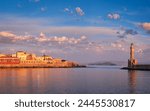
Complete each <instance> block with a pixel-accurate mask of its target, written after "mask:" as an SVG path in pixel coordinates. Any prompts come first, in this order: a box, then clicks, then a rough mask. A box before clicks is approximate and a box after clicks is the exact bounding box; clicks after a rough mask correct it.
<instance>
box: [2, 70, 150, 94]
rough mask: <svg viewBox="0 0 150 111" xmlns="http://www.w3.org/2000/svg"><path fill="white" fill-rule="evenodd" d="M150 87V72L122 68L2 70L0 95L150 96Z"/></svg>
mask: <svg viewBox="0 0 150 111" xmlns="http://www.w3.org/2000/svg"><path fill="white" fill-rule="evenodd" d="M137 79H138V80H137ZM149 84H150V74H149V72H147V71H129V72H128V71H127V70H120V68H110V67H106V68H104V67H101V68H99V67H98V68H69V69H66V68H64V69H63V68H61V69H59V68H58V69H57V68H56V69H55V68H54V69H49V68H33V69H32V68H31V69H28V68H20V69H19V68H18V69H0V93H11V94H12V93H15V94H18V93H25V94H32V93H33V94H36V93H38V94H39V93H42V94H85V93H86V94H106V93H107V94H112V93H150V87H149Z"/></svg>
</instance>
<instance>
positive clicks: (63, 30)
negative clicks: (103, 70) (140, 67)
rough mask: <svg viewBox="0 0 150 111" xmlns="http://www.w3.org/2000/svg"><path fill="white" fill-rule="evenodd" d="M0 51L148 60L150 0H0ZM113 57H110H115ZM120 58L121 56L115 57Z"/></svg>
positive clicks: (82, 59) (88, 59)
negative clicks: (133, 52)
mask: <svg viewBox="0 0 150 111" xmlns="http://www.w3.org/2000/svg"><path fill="white" fill-rule="evenodd" d="M0 2H1V3H0V43H1V46H2V47H0V52H1V53H14V52H15V51H17V50H25V51H27V52H33V53H36V54H38V55H40V54H43V53H46V54H49V55H52V56H54V57H61V58H65V59H69V60H74V61H77V62H78V61H80V62H94V61H107V60H108V61H126V60H127V59H128V57H129V54H128V51H129V49H128V47H129V45H130V43H131V42H133V43H134V44H135V46H136V57H137V58H138V60H139V61H140V62H147V61H148V62H150V59H149V56H150V48H149V47H150V37H149V35H150V0H0ZM115 54H116V55H115ZM118 55H121V56H118Z"/></svg>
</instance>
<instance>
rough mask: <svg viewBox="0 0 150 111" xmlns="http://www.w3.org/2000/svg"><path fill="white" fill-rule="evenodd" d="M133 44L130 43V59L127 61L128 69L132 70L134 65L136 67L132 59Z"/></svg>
mask: <svg viewBox="0 0 150 111" xmlns="http://www.w3.org/2000/svg"><path fill="white" fill-rule="evenodd" d="M134 50H135V49H134V44H133V43H131V46H130V59H129V60H128V67H129V68H132V67H134V66H135V65H137V63H138V62H137V60H136V59H135V58H134Z"/></svg>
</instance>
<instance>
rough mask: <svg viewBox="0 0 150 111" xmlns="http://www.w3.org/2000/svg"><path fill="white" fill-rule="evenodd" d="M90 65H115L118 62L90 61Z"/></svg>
mask: <svg viewBox="0 0 150 111" xmlns="http://www.w3.org/2000/svg"><path fill="white" fill-rule="evenodd" d="M88 65H108V66H115V65H117V64H115V63H111V62H95V63H89V64H88Z"/></svg>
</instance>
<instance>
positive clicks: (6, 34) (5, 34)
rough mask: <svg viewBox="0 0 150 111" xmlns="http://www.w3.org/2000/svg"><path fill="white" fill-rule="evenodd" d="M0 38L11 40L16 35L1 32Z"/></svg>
mask: <svg viewBox="0 0 150 111" xmlns="http://www.w3.org/2000/svg"><path fill="white" fill-rule="evenodd" d="M0 36H2V37H8V38H9V37H10V38H12V37H15V36H16V35H15V34H13V33H11V32H7V31H2V32H0Z"/></svg>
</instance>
